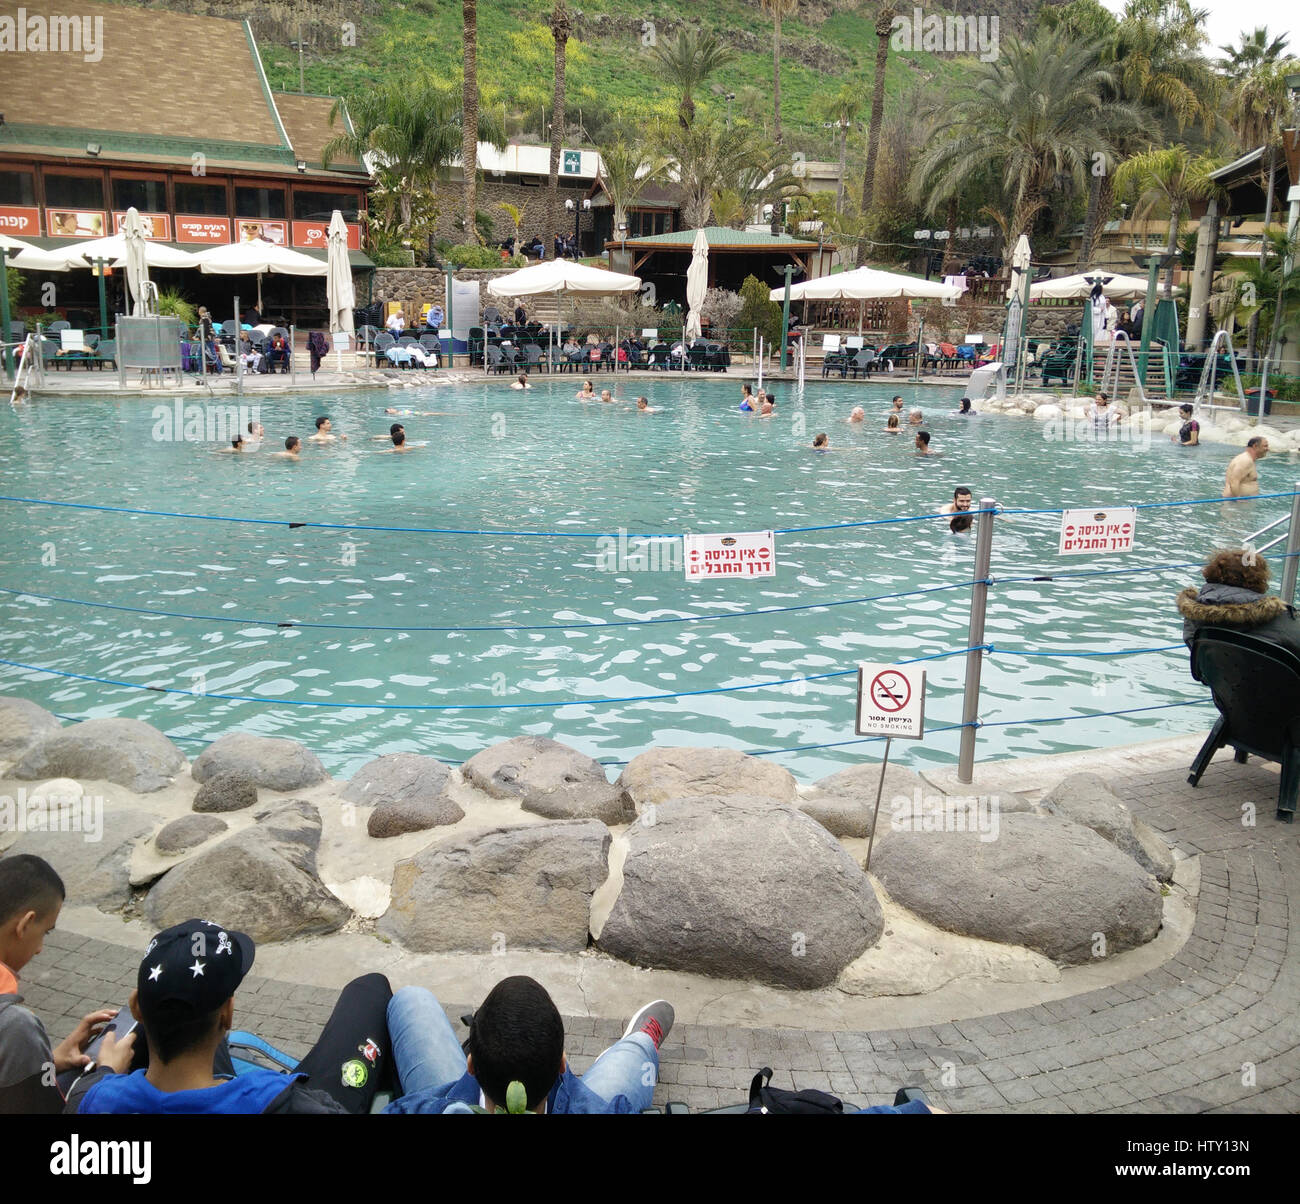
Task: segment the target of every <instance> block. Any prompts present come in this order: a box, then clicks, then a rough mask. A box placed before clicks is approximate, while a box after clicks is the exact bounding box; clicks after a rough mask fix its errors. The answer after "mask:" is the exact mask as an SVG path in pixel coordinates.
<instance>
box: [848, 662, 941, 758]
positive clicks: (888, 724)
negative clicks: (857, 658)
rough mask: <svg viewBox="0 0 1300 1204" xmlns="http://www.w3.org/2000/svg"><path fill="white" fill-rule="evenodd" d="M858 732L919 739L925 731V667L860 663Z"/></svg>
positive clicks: (902, 738) (903, 738)
mask: <svg viewBox="0 0 1300 1204" xmlns="http://www.w3.org/2000/svg"><path fill="white" fill-rule="evenodd" d="M857 733H858V735H859V736H888V737H890V739H893V740H920V739H921V738H922V737H923V736H924V735H925V670H924V669H914V668H913V667H912V666H911V665H905V666H902V667H900V666H898V665H859V666H858V723H857Z"/></svg>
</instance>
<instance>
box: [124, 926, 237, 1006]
mask: <svg viewBox="0 0 1300 1204" xmlns="http://www.w3.org/2000/svg"><path fill="white" fill-rule="evenodd" d="M253 948H254V947H253V939H252V937H249V936H246V935H245V934H244V933H242V932H234V931H232V930H230V929H228V928H223V927H222V926H221V925H220V924H216V923H214V922H213V921H211V920H186V921H185V922H184V923H181V924H174V925H173V926H172V927H171V928H166V929H164V930H163V931H162V932H160V933H158V934H157V935H156V936H155V937H154V938H153V940H151V941H150V942H149V945H148V947H147V948H146V949H145V953H144V958H143V959H142V960H141V962H140V969H139V972H138V973H137V974H136V989H137V990H138V991H139V992H140V1006H141V1008H142V1010H143V1011H144V1012H145V1013H146V1014H148V1013H149V1012H150V1011H156V1012H157V1011H163V1010H168V1011H170V1010H173V1009H179V1010H188V1011H191V1012H193V1014H194V1015H196V1016H203V1015H207V1014H208V1013H210V1012H215V1011H216V1010H217V1008H219V1007H220V1006H221V1005H222V1004H223V1003H225V1002H226V1000H227V999H229V998H230V997H231V996H232V995H234V993H235V991H236V990H238V988H239V984H240V983H241V982H243V980H244V975H246V974H247V973H248V971H249V970H250V969H252V966H253Z"/></svg>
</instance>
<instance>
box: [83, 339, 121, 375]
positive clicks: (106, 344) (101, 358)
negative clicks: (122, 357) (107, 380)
mask: <svg viewBox="0 0 1300 1204" xmlns="http://www.w3.org/2000/svg"><path fill="white" fill-rule="evenodd" d="M92 362H93V363H94V365H95V367H96V368H98V369H99V370H100V371H101V372H102V371H103V370H104V365H105V364H108V365H109V366H110V367H112V368H116V367H117V340H116V339H97V341H96V343H95V358H94V360H93V361H92ZM87 366H89V365H87Z"/></svg>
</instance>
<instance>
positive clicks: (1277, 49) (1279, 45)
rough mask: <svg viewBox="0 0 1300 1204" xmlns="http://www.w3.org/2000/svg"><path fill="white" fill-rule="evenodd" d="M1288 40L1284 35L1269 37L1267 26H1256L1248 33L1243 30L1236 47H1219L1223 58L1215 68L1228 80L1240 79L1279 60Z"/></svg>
mask: <svg viewBox="0 0 1300 1204" xmlns="http://www.w3.org/2000/svg"><path fill="white" fill-rule="evenodd" d="M1288 40H1289V39H1288V36H1287V35H1286V34H1284V33H1282V34H1278V36H1277V37H1275V38H1274V37H1271V36H1270V35H1269V32H1268V26H1267V25H1258V26H1256V27H1255V28H1254V29H1253V30H1251V32H1250V33H1246V32H1245V30H1243V31H1242V32H1241V33H1240V34H1239V35H1238V43H1239V44H1238V45H1236V46H1220V47H1219V49H1220V50H1222V51H1223V53H1224V56H1225V57H1224V58H1221V59H1220V60H1219V61H1218V62H1217V63H1216V64H1215V66H1217V67H1218V68H1219V70H1220V71H1222V72H1223V73H1224V75H1226V76H1227V77H1228V78H1229V79H1232V80H1237V79H1240V78H1241V77H1242V76H1243V75H1249V74H1250V73H1251V72H1252V71H1254V70H1255V69H1256V68H1257V67H1267V66H1269V65H1270V64H1272V63H1276V62H1277V61H1278V60H1279V59H1281V58H1282V52H1283V51H1284V50H1285V49H1286V47H1287V42H1288Z"/></svg>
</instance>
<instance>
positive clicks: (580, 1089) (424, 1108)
mask: <svg viewBox="0 0 1300 1204" xmlns="http://www.w3.org/2000/svg"><path fill="white" fill-rule="evenodd" d="M479 1095H480V1088H479V1085H478V1080H477V1079H476V1078H475V1077H474V1076H473V1075H472V1074H469V1073H468V1072H466V1073H465V1074H463V1075H461V1077H460V1078H459V1079H457V1080H456V1081H455V1082H454V1083H444V1084H443V1085H442V1086H441V1087H432V1088H429V1089H428V1090H425V1091H414V1092H412V1093H411V1094H410V1095H404V1096H402V1098H401V1099H396V1100H394V1101H393V1102H392V1103H391V1104H389V1105H388V1107H387V1108H385V1109H384V1111H385V1112H387V1113H393V1114H397V1115H403V1116H414V1115H436V1114H438V1113H441V1112H468V1111H470V1109H471V1108H475V1107H477V1106H478V1102H479ZM634 1110H635V1109H634V1108H633V1106H632V1102H631V1101H630V1100H629V1099H628V1098H627V1096H625V1095H616V1096H615V1097H614V1098H613V1099H612V1100H606V1099H602V1098H601V1097H600V1096H599V1095H597V1094H596V1093H595V1092H594V1091H592V1090H591V1089H590V1088H588V1087H585V1086H583V1082H582V1080H581V1079H580V1078H579V1077H578V1076H577V1075H576V1074H574V1073H573V1071H571V1070H570V1069H569V1068H568V1066H567V1065H566V1066H565V1068H564V1073H563V1074H562V1075H561V1076H560V1077H559V1078H558V1079H556V1081H555V1086H554V1087H552V1088H551V1093H550V1094H549V1095H548V1096H547V1097H546V1111H547V1113H548V1114H550V1113H562V1114H564V1113H567V1114H570V1115H577V1114H582V1115H590V1114H593V1113H620V1114H621V1113H629V1112H632V1111H634Z"/></svg>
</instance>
